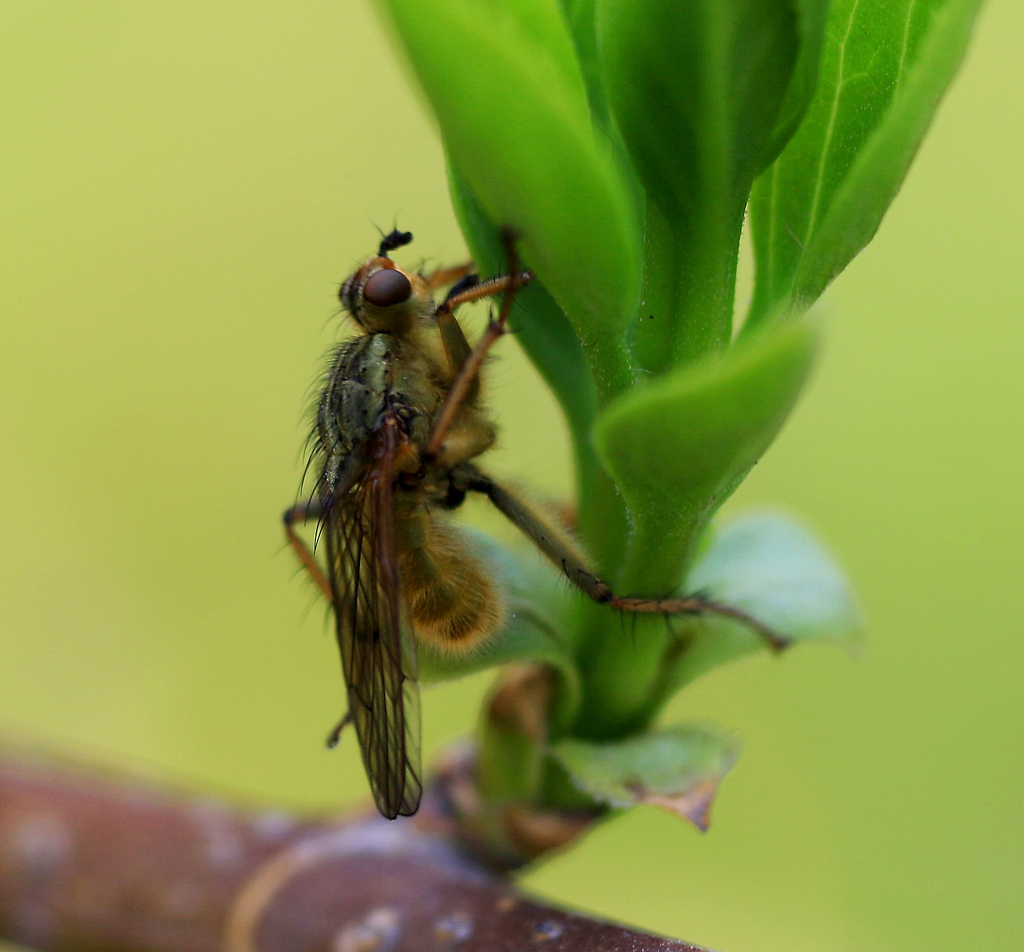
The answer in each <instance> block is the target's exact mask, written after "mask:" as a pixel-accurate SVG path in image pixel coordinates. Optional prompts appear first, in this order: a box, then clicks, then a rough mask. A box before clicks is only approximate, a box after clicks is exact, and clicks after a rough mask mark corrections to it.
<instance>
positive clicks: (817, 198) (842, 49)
mask: <svg viewBox="0 0 1024 952" xmlns="http://www.w3.org/2000/svg"><path fill="white" fill-rule="evenodd" d="M859 6H860V0H854V3H853V6H852V7H851V8H850V19H849V21H848V22H847V24H846V32H845V33H844V34H843V38H842V40H841V41H840V43H839V66H838V75H837V77H836V93H835V96H833V97H832V109H831V111H830V113H829V117H828V126H827V127H826V129H825V138H824V140H823V142H822V144H821V157H820V158H819V160H818V176H817V181H815V183H814V198H813V199H812V201H811V214H810V215H809V216H808V219H807V231H806V232H805V233H804V246H805V247H806V245H807V243H808V242H809V241H810V240H811V235H812V234H813V233H814V227H815V225H817V223H818V210H819V206H820V204H821V193H822V189H823V182H824V178H825V166H826V164H827V163H828V156H829V152H830V151H831V150H832V136H833V135H834V134H835V127H836V117H837V115H838V114H839V99H840V97H841V96H842V93H843V87H844V86H845V85H846V79H845V78H844V76H843V70H844V68H845V65H846V44H847V43H848V42H849V39H850V33H851V32H853V21H854V19H855V18H856V16H857V8H858V7H859Z"/></svg>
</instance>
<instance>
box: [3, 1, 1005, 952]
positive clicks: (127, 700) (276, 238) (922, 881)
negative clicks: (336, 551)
mask: <svg viewBox="0 0 1024 952" xmlns="http://www.w3.org/2000/svg"><path fill="white" fill-rule="evenodd" d="M1022 19H1024V16H1022V7H1021V5H1020V4H1019V3H1016V2H1013V0H996V2H993V3H991V4H990V6H989V7H988V8H987V9H986V10H985V11H984V12H983V15H982V19H981V23H980V28H979V31H978V34H977V36H976V38H975V41H974V44H973V46H972V48H971V51H970V54H969V58H968V61H967V63H966V66H965V68H964V70H963V72H962V74H961V77H960V78H959V80H958V81H957V83H956V85H955V87H954V88H953V90H952V92H951V93H950V95H949V97H948V99H947V100H946V102H945V104H944V105H943V107H942V108H941V110H940V113H939V115H938V119H937V121H936V125H935V128H934V129H933V132H932V133H931V135H930V136H929V138H928V139H927V140H926V142H925V145H924V148H923V150H922V152H921V154H920V156H919V157H918V160H917V162H916V163H915V166H914V167H913V169H912V170H911V174H910V178H909V181H908V183H907V185H906V187H905V189H904V191H903V193H902V195H901V196H900V197H899V199H898V200H897V201H896V203H895V206H894V207H893V209H892V211H891V213H890V214H889V216H888V218H887V219H886V221H885V222H884V224H883V226H882V229H881V232H880V234H879V235H878V237H877V239H876V240H875V242H874V243H873V244H872V245H871V246H870V248H869V249H868V250H867V251H866V252H865V253H864V254H863V255H862V256H861V257H860V258H858V259H857V260H856V261H855V262H854V264H853V265H852V267H851V268H850V270H849V272H848V273H847V274H846V275H845V276H843V277H842V278H840V280H839V281H838V282H837V283H836V285H835V286H834V288H833V289H832V290H831V291H830V292H829V294H828V295H827V296H826V298H825V301H824V303H823V304H822V310H823V311H824V312H825V314H826V316H827V319H828V323H829V333H828V348H827V353H826V354H825V357H824V359H823V360H822V361H821V363H820V365H819V368H818V373H817V377H816V379H815V380H814V381H813V384H812V386H811V388H810V390H809V392H808V394H807V396H806V398H805V399H804V401H803V403H802V405H801V406H800V407H799V408H798V410H797V412H796V414H795V417H794V419H793V420H792V422H791V423H790V425H789V426H788V428H787V429H786V430H785V432H784V433H783V435H782V437H781V439H780V440H779V442H778V443H777V445H776V446H775V447H774V448H773V449H772V450H771V452H770V453H769V454H768V456H767V457H766V458H765V459H764V460H763V462H762V463H761V465H760V466H759V467H758V468H757V470H756V471H755V472H754V474H753V475H752V476H751V477H750V479H749V480H748V481H747V483H746V484H745V485H744V487H743V488H742V489H741V490H740V492H739V493H738V494H737V496H736V498H735V500H734V501H733V502H732V503H730V506H729V508H730V509H732V510H736V509H739V508H740V507H749V506H751V505H757V504H766V503H767V504H772V505H780V506H785V507H789V508H791V509H794V510H796V511H797V512H799V513H800V514H802V515H803V516H804V517H805V519H806V520H807V521H808V522H809V523H810V524H811V525H812V526H814V527H816V528H817V529H818V530H819V531H820V532H821V534H822V535H823V536H824V538H825V539H827V540H828V542H829V543H830V545H831V546H832V547H833V549H834V551H835V552H836V553H837V555H838V556H839V558H840V560H841V561H842V562H843V563H844V564H845V566H846V567H847V568H848V570H849V572H850V574H851V576H852V577H853V579H854V581H855V584H856V586H857V589H858V591H859V592H860V595H861V598H862V601H863V606H864V610H865V613H866V615H867V618H868V620H869V624H870V628H869V633H868V641H867V648H866V651H865V652H864V654H863V657H861V658H860V659H858V660H851V659H850V658H849V657H847V656H846V655H844V654H842V653H841V652H839V651H835V650H826V649H821V650H801V651H796V652H793V653H791V654H790V655H787V656H786V657H784V658H782V659H772V658H767V657H759V658H755V659H752V660H749V661H747V662H744V663H740V664H737V665H735V666H732V667H729V668H726V669H723V670H721V671H719V672H717V673H715V674H713V675H711V676H709V677H708V678H706V679H705V680H704V681H702V682H700V683H699V684H698V685H697V686H695V687H694V688H693V689H691V690H690V691H689V692H688V693H687V694H686V695H685V696H684V697H682V698H680V699H679V700H677V702H676V703H675V704H674V705H673V709H672V710H671V711H670V712H669V713H670V716H673V718H678V717H680V716H686V717H691V718H701V719H712V720H715V721H717V722H719V723H721V724H723V725H726V726H728V727H730V728H732V729H734V730H736V731H737V732H738V733H739V734H740V735H741V736H742V737H743V739H744V744H745V752H744V756H743V758H742V759H741V762H740V764H739V766H738V768H737V769H736V771H735V773H734V775H733V776H732V777H731V778H730V779H729V780H728V781H727V782H726V784H725V785H724V787H723V790H722V793H721V797H720V800H719V802H718V805H717V807H716V810H715V817H714V823H713V825H712V828H711V831H710V832H709V833H708V834H706V835H705V836H700V835H699V834H697V833H696V832H695V831H694V830H692V829H690V828H689V827H686V826H684V825H683V824H681V823H680V822H679V821H678V820H676V819H673V818H672V817H670V816H669V815H667V814H663V813H660V812H657V811H655V810H653V809H641V810H637V811H635V812H633V813H632V814H630V815H628V816H625V817H623V818H620V819H618V820H616V821H615V822H613V823H610V824H608V825H606V826H604V827H603V828H601V829H600V830H598V831H597V832H596V833H594V834H593V835H592V836H590V837H589V838H588V839H587V840H586V841H585V842H583V843H582V844H580V845H579V846H578V847H577V848H576V849H574V850H572V851H571V852H570V853H568V854H566V855H564V856H560V857H558V858H556V859H554V860H552V861H551V862H549V863H548V864H547V865H546V866H544V867H543V868H541V869H539V870H538V871H536V872H535V873H533V874H531V875H530V876H528V877H527V878H526V881H527V883H528V884H529V885H530V886H531V887H532V888H534V889H536V890H538V891H540V892H541V893H543V894H544V895H547V896H550V897H553V898H555V899H557V900H558V901H559V902H563V903H568V904H570V905H574V906H578V907H582V908H585V909H592V910H596V911H599V912H601V913H602V914H604V915H606V916H610V917H613V918H616V919H620V920H625V921H627V922H631V923H637V924H640V925H642V926H645V927H648V928H651V929H654V930H657V931H661V932H665V933H669V934H672V935H677V936H681V937H686V938H689V939H691V940H692V941H695V942H700V943H704V944H707V945H710V946H713V947H715V948H719V949H722V950H725V952H803V950H808V952H810V950H822V949H828V950H834V952H846V950H850V952H852V950H862V949H866V948H870V949H873V950H894V952H895V950H900V952H911V950H921V952H924V950H928V952H934V950H940V949H949V950H953V949H960V948H964V947H968V946H970V947H972V948H977V949H985V950H989V949H1002V948H1006V949H1009V948H1010V947H1011V946H1013V945H1015V944H1016V942H1020V941H1022V935H1024V928H1022V925H1024V923H1022V911H1021V906H1022V901H1021V897H1022V885H1024V884H1022V875H1021V873H1022V857H1024V837H1022V821H1021V813H1022V811H1021V803H1022V797H1024V789H1022V788H1024V783H1022V777H1024V770H1022V766H1024V765H1022V757H1021V746H1022V745H1021V736H1022V723H1021V720H1022V719H1021V704H1020V696H1021V691H1020V687H1019V682H1020V680H1021V678H1022V676H1024V668H1022V661H1024V638H1022V637H1021V624H1020V619H1021V612H1022V608H1021V598H1020V595H1021V589H1022V586H1021V581H1022V575H1021V568H1022V565H1021V561H1022V560H1021V555H1022V552H1021V538H1022V533H1021V528H1022V527H1021V505H1020V495H1021V485H1022V482H1021V475H1022V473H1021V457H1022V453H1021V443H1020V424H1021V422H1022V420H1021V416H1022V413H1021V411H1022V405H1024V401H1022V399H1021V397H1022V394H1021V387H1020V378H1021V375H1022V367H1024V364H1022V357H1024V348H1022V343H1024V341H1022V337H1024V332H1022V324H1024V321H1022V307H1021V305H1022V302H1024V289H1022V270H1024V269H1022V263H1024V262H1022V259H1021V248H1022V240H1021V239H1022V235H1021V221H1022V211H1024V209H1022V190H1021V171H1020V170H1021V159H1022V149H1021V145H1022V122H1021V91H1022V82H1021V78H1022V77H1021V66H1020V63H1021V55H1020V51H1021V37H1022V30H1021V27H1022ZM0 22H2V28H0V76H2V80H0V102H2V107H0V109H2V117H3V118H2V130H3V132H2V142H3V144H2V152H0V154H2V159H0V162H2V185H0V194H2V208H3V211H2V217H3V228H2V235H0V300H2V312H0V434H2V451H0V452H2V458H0V526H2V533H3V543H2V546H0V733H7V734H14V735H17V736H20V737H23V738H28V739H30V740H33V741H36V742H39V743H41V744H43V745H44V746H51V747H53V746H55V747H58V748H64V749H70V750H73V751H76V752H78V753H81V754H84V755H86V756H88V757H94V758H96V759H98V760H100V761H104V762H112V763H125V764H130V765H142V766H145V767H148V768H153V769H156V770H158V771H159V772H160V773H162V774H165V775H167V776H170V777H173V778H177V779H179V780H181V781H184V782H185V783H187V784H190V785H193V786H194V787H196V788H198V789H204V790H212V791H216V792H222V793H225V794H228V795H231V796H235V797H238V798H240V799H243V800H246V801H251V802H258V803H265V802H269V803H277V804H289V805H293V806H296V807H301V808H309V809H314V808H325V809H328V810H335V809H338V808H339V807H341V806H343V805H345V804H349V803H353V802H356V801H358V800H359V799H361V798H363V797H365V794H366V788H365V781H364V779H363V777H362V774H361V770H360V768H359V766H358V762H357V754H356V752H355V748H354V744H353V743H352V742H351V740H350V739H346V741H345V743H343V744H342V748H341V750H340V751H339V752H337V753H334V754H328V753H326V752H325V751H324V750H323V746H322V739H323V737H324V734H325V732H326V730H327V729H328V728H329V726H330V725H331V724H332V723H333V721H334V719H335V718H336V717H337V716H338V714H339V713H340V712H341V710H342V708H343V701H342V687H341V679H340V674H339V665H338V661H337V657H336V649H335V646H334V644H333V640H332V636H331V633H330V629H329V627H328V625H327V622H326V618H325V613H324V610H323V608H322V606H321V605H320V604H318V603H317V602H316V600H315V598H314V596H313V592H312V589H311V587H310V586H309V585H308V584H307V583H306V581H305V580H304V579H301V578H298V577H296V571H295V566H294V564H293V560H292V557H291V555H290V554H289V553H288V552H286V551H284V549H283V546H282V540H281V531H280V522H279V516H280V513H281V511H282V510H283V509H284V507H285V506H286V505H288V504H289V503H290V502H292V501H293V500H294V498H295V494H296V489H297V485H298V479H299V474H300V471H301V465H302V458H301V454H300V449H301V446H302V443H303V438H304V436H305V431H306V421H305V417H304V413H305V407H306V404H307V401H308V398H309V396H310V394H311V392H312V390H311V386H312V383H313V381H314V380H315V379H316V376H317V373H318V370H319V368H320V366H321V360H322V354H323V352H324V351H325V350H326V349H327V348H328V347H329V346H330V344H331V342H333V341H334V340H336V339H338V337H339V335H340V334H341V333H342V330H341V328H340V325H339V322H338V321H337V320H336V319H335V317H334V309H335V298H334V294H335V290H336V287H337V284H338V282H339V281H340V280H341V279H342V278H343V277H344V276H345V275H346V274H347V273H348V271H349V270H350V269H351V267H352V265H353V264H354V262H356V261H357V260H359V259H361V258H362V257H364V256H366V254H367V253H368V251H370V250H371V249H372V248H373V247H374V245H375V242H376V240H377V233H376V231H375V230H374V227H373V225H372V222H376V223H378V224H379V225H381V226H382V227H384V228H390V227H391V225H392V223H393V222H394V221H395V220H396V219H397V222H398V223H399V224H400V225H401V226H402V227H403V228H408V229H410V230H412V231H413V232H415V234H416V239H417V240H416V244H415V245H414V246H413V248H412V249H410V251H409V254H408V256H407V257H406V258H403V259H402V260H405V261H407V262H409V261H412V260H416V259H417V256H421V255H422V256H425V257H426V258H427V259H430V260H436V261H438V262H452V261H458V260H459V259H460V258H462V257H463V256H464V254H465V252H464V248H463V245H462V242H461V239H460V237H459V234H458V230H457V228H456V226H455V223H454V220H453V217H452V214H451V211H450V210H449V207H448V201H447V197H446V191H445V185H444V177H443V169H442V163H441V156H440V151H439V148H438V144H437V140H436V138H435V136H434V134H433V132H432V129H431V126H430V123H429V122H428V120H427V119H426V118H425V117H424V115H423V112H422V110H421V109H420V107H419V105H418V102H417V99H416V96H415V95H414V94H413V93H412V92H410V90H409V87H408V85H407V83H406V82H405V80H404V79H403V77H402V74H401V71H400V70H399V69H398V68H397V67H396V65H395V62H394V58H393V56H392V54H391V52H390V50H389V48H388V47H387V45H386V43H385V41H384V39H383V37H382V34H381V31H380V30H379V28H378V26H377V24H376V22H375V21H374V19H373V17H372V16H371V15H370V13H369V11H368V8H367V6H366V5H365V4H364V3H362V2H349V0H340V2H339V0H334V2H330V3H326V2H307V3H303V4H299V5H295V4H283V3H253V2H246V3H241V2H231V3H228V2H224V3H217V4H209V3H198V2H191V3H185V2H182V0H177V2H174V3H169V2H160V3H157V2H151V3H144V4H143V3H137V2H129V0H123V2H92V3H67V2H63V3H52V2H42V0H32V2H8V3H6V4H5V5H4V9H3V12H2V17H0ZM452 68H453V69H458V63H453V64H452ZM746 281H747V287H749V275H748V277H747V279H746ZM748 293H749V290H743V291H742V294H743V295H747V294H748ZM500 354H501V359H500V361H497V362H495V364H494V365H493V370H492V374H491V385H490V394H491V402H492V404H493V406H494V408H495V412H496V414H497V416H498V418H499V420H500V421H501V424H502V427H503V431H504V440H503V444H502V448H501V450H500V451H499V452H496V453H495V458H494V460H493V462H492V467H493V468H494V469H495V470H497V471H499V472H501V473H502V474H505V475H509V476H514V477H516V478H522V479H524V480H527V481H529V482H531V483H533V484H535V485H537V486H539V487H541V488H542V489H545V490H548V491H551V492H562V491H565V490H566V488H567V487H568V457H567V453H566V451H565V449H564V447H563V445H562V442H561V439H562V438H561V429H560V428H561V423H560V421H559V418H558V414H557V411H556V410H555V408H554V406H553V404H552V401H551V400H550V398H549V397H548V396H547V395H546V394H545V393H544V392H543V390H542V388H541V386H540V384H539V383H538V380H537V377H536V376H535V374H534V373H533V372H532V370H531V369H530V368H529V366H528V365H527V364H526V363H525V361H524V360H523V359H522V358H521V356H520V355H519V354H518V353H517V352H516V345H515V343H514V341H512V340H508V341H505V342H503V343H502V344H501V345H500ZM540 431H549V432H551V433H552V438H551V449H550V451H548V452H543V453H539V452H538V451H537V449H538V442H539V441H538V439H537V437H536V434H537V433H538V432H540ZM474 515H476V516H478V517H480V518H483V516H482V515H481V514H480V513H477V512H474V513H470V517H471V518H472V517H474ZM485 684H486V679H483V678H477V679H471V680H469V681H465V682H460V683H457V684H454V685H449V686H445V687H442V688H436V689H432V690H431V691H429V692H428V694H427V697H426V702H425V730H426V737H427V741H428V747H429V748H430V749H435V748H436V747H437V746H438V745H439V744H441V743H443V742H444V741H445V740H446V739H448V738H450V737H452V736H455V735H457V734H459V733H461V732H464V731H465V730H467V729H468V728H469V726H470V725H471V723H472V721H473V719H474V715H475V707H476V704H477V702H478V699H479V697H480V694H481V692H482V691H483V689H484V686H485ZM1014 940H1016V942H1015V941H1014Z"/></svg>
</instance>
